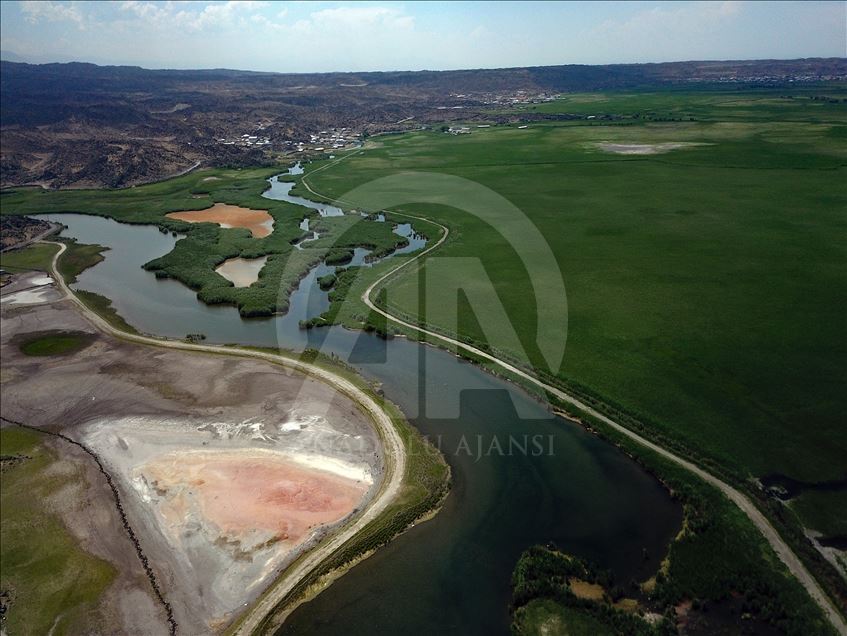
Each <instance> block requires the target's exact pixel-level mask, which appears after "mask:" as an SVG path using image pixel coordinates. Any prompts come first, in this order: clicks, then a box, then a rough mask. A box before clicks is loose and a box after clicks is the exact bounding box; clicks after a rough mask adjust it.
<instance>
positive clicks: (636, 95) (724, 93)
mask: <svg viewBox="0 0 847 636" xmlns="http://www.w3.org/2000/svg"><path fill="white" fill-rule="evenodd" d="M845 103H847V102H845V94H844V89H843V87H842V86H838V85H830V86H827V85H823V86H816V87H809V88H790V89H786V88H762V89H759V90H756V91H749V92H744V93H739V92H737V91H735V90H732V89H731V88H729V89H728V88H726V87H724V88H722V89H721V88H715V89H712V90H708V89H707V90H697V91H693V90H685V89H672V90H666V91H662V92H629V93H584V94H568V95H565V96H562V97H561V98H560V99H557V100H555V101H551V102H546V103H543V104H531V105H526V106H521V107H518V108H515V109H512V110H510V111H500V112H516V113H527V114H529V113H546V114H576V115H584V116H590V115H594V116H603V115H614V116H617V117H626V118H633V119H648V120H649V119H681V120H687V121H690V120H695V121H758V122H774V121H795V122H810V121H811V122H825V123H829V122H833V123H843V122H844V105H845ZM495 112H496V111H495Z"/></svg>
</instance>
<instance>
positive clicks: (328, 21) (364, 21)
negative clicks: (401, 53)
mask: <svg viewBox="0 0 847 636" xmlns="http://www.w3.org/2000/svg"><path fill="white" fill-rule="evenodd" d="M309 18H310V22H311V23H312V24H313V25H315V26H318V27H342V28H350V29H355V28H362V27H368V26H384V27H390V28H398V29H409V28H412V27H414V24H415V19H414V18H413V17H412V16H410V15H406V14H404V13H403V12H402V11H400V10H398V9H392V8H389V7H337V8H335V9H321V10H320V11H315V12H313V13H312V14H311V15H310V16H309Z"/></svg>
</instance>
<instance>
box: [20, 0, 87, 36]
mask: <svg viewBox="0 0 847 636" xmlns="http://www.w3.org/2000/svg"><path fill="white" fill-rule="evenodd" d="M20 5H21V12H22V13H23V15H24V19H25V20H26V21H27V22H29V23H32V24H35V23H37V22H41V21H42V20H47V21H48V22H62V21H69V22H75V23H76V24H77V26H79V28H80V29H84V28H85V21H84V18H83V16H82V12H81V11H80V10H79V8H78V7H77V5H76V4H75V3H71V4H64V3H58V2H50V1H48V0H44V1H41V2H40V1H32V0H30V1H25V2H21V3H20Z"/></svg>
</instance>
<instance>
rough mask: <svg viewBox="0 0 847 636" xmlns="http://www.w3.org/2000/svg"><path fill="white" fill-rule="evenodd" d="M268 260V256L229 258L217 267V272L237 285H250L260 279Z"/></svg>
mask: <svg viewBox="0 0 847 636" xmlns="http://www.w3.org/2000/svg"><path fill="white" fill-rule="evenodd" d="M267 262H268V257H267V256H261V257H259V258H241V257H237V258H228V259H227V260H225V261H224V262H223V263H221V264H220V265H218V266H217V267H216V268H215V272H217V273H218V274H220V275H221V276H223V277H224V278H226V279H227V280H228V281H230V282H231V283H232V284H233V285H235V286H236V287H250V285H252V284H253V283H255V282H256V281H257V280H259V272H261V271H262V268H263V267H264V266H265V263H267Z"/></svg>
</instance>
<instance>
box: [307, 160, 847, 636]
mask: <svg viewBox="0 0 847 636" xmlns="http://www.w3.org/2000/svg"><path fill="white" fill-rule="evenodd" d="M359 152H361V151H357V152H356V153H350V154H349V155H345V156H344V157H342V158H341V159H338V160H336V161H335V162H333V164H327V165H326V166H323V167H322V168H319V169H318V170H316V171H315V172H318V171H319V170H323V169H325V168H327V167H329V165H334V164H335V163H338V162H339V161H342V160H344V159H347V158H349V157H351V156H353V155H354V154H358V153H359ZM312 174H314V173H312ZM301 182H302V183H303V185H304V187H305V188H306V189H307V190H308V191H309V192H311V193H312V194H314V195H316V196H318V197H321V198H322V199H325V200H329V201H331V202H333V203H335V204H337V205H350V202H347V201H344V200H343V199H333V198H331V197H328V196H326V195H323V194H321V193H319V192H316V191H315V190H313V189H312V187H311V186H310V185H309V184H308V183H307V182H306V178H305V177H304V178H303V179H302V180H301ZM392 214H399V213H397V212H392ZM401 216H406V217H410V218H415V219H418V220H420V221H424V222H427V223H431V224H432V225H435V226H438V227H439V228H441V231H442V235H441V238H440V239H439V240H438V241H436V242H435V243H434V244H433V245H431V246H430V247H428V248H427V249H425V250H423V251H422V252H421V253H420V254H418V255H417V256H415V257H413V258H410V259H408V260H406V261H403V262H402V263H401V264H400V265H398V266H397V267H395V268H393V269H392V270H390V271H389V272H387V273H386V274H384V275H383V276H381V277H380V278H378V279H377V280H376V281H374V282H373V283H371V285H369V286H368V288H367V289H366V290H365V291H364V293H363V294H362V302H364V303H365V305H367V306H368V307H369V308H370V309H371V310H372V311H374V312H376V313H378V314H379V315H381V316H383V317H385V318H386V319H387V320H390V321H391V322H393V323H396V324H398V325H401V326H403V327H406V328H407V329H414V330H415V331H418V332H420V333H423V334H426V335H427V336H431V337H433V338H437V339H439V340H441V341H442V342H445V343H447V344H449V345H451V346H453V347H458V348H460V349H464V350H465V351H467V352H469V353H472V354H473V355H475V356H479V357H480V358H484V359H485V360H488V361H489V362H492V363H494V364H496V365H497V366H499V367H500V368H502V369H505V370H506V371H508V372H510V373H513V374H514V375H517V376H519V377H521V378H523V379H524V380H526V381H527V382H530V383H532V384H534V385H535V386H537V387H540V388H541V389H543V390H545V391H547V392H548V393H551V394H553V395H555V396H556V397H557V398H558V399H560V400H562V401H563V402H566V403H568V404H571V405H573V406H574V407H576V408H577V409H579V410H581V411H583V412H585V413H588V414H590V415H592V416H594V417H596V418H597V419H598V420H600V421H602V422H603V423H604V424H606V425H607V426H609V427H611V428H613V429H614V430H615V431H617V432H619V433H621V434H623V435H625V436H626V437H628V438H629V439H631V440H633V441H635V442H636V443H638V444H640V445H641V446H644V447H645V448H649V449H650V450H652V451H655V452H656V453H658V454H659V455H661V456H662V457H665V458H666V459H669V460H671V461H673V462H674V463H676V464H678V465H679V466H682V467H683V468H685V469H686V470H688V471H689V472H691V473H693V474H695V475H697V477H699V478H700V479H702V480H703V481H705V482H707V483H709V484H711V485H712V486H714V487H715V488H717V489H718V490H720V491H721V492H722V493H724V495H726V496H727V497H728V498H729V499H730V500H731V501H732V502H734V503H735V504H736V505H737V506H738V507H739V508H740V509H741V510H742V511H743V512H744V514H746V515H747V517H748V518H749V519H750V521H752V522H753V524H754V525H755V526H756V528H758V530H759V532H761V534H762V536H764V537H765V539H766V540H767V541H768V543H769V544H770V546H771V548H773V550H774V552H776V554H777V555H778V556H779V558H780V559H781V560H782V562H783V563H784V564H785V565H786V567H787V568H788V570H789V571H790V572H791V574H793V575H794V577H795V578H796V579H797V580H798V581H800V584H801V585H802V586H803V587H804V588H805V589H806V591H807V592H808V593H809V596H811V597H812V599H813V600H814V601H815V603H817V604H818V606H819V607H820V608H821V610H823V612H824V614H826V616H827V618H828V619H829V622H830V623H831V624H832V626H833V627H834V628H835V630H836V631H837V632H838V633H839V634H842V635H844V636H847V622H845V620H844V617H843V616H842V615H841V614H840V613H839V611H838V610H837V609H836V607H835V605H834V604H833V603H832V601H831V600H830V598H829V597H828V596H827V595H826V593H825V592H824V591H823V589H821V587H820V585H818V582H817V580H816V579H815V577H814V576H812V574H811V572H809V570H808V569H806V566H805V565H803V562H802V561H801V560H800V558H799V557H798V556H797V555H796V554H795V553H794V551H793V550H792V549H791V548H790V547H789V546H788V544H787V543H786V542H785V541H783V539H782V537H780V536H779V533H778V532H777V531H776V529H775V528H774V527H773V525H772V524H771V522H770V521H768V519H767V518H766V517H765V516H764V515H763V514H762V513H761V512H760V511H759V509H758V508H757V507H756V506H755V505H754V504H753V502H752V501H751V500H750V499H749V498H748V497H747V496H746V495H744V494H743V493H741V492H740V491H739V490H737V489H736V488H733V487H732V486H730V485H729V484H727V483H726V482H724V481H722V480H720V479H718V478H717V477H715V476H714V475H712V474H711V473H708V472H706V471H705V470H703V469H702V468H700V467H699V466H697V465H695V464H693V463H691V462H690V461H688V460H686V459H684V458H682V457H680V456H678V455H676V454H674V453H673V452H671V451H669V450H667V449H666V448H664V447H662V446H659V445H658V444H656V443H655V442H652V441H650V440H649V439H647V438H646V437H642V436H641V435H639V434H638V433H636V432H634V431H632V430H630V429H629V428H627V427H626V426H624V425H623V424H619V423H618V422H616V421H614V420H613V419H611V418H609V417H607V416H606V415H603V414H602V413H600V412H599V411H597V410H595V409H593V408H592V407H591V406H589V405H588V404H586V403H584V402H583V401H582V400H580V399H579V398H577V397H574V396H573V395H570V394H569V393H567V392H565V391H563V390H561V389H559V388H557V387H555V386H552V385H550V384H547V383H545V382H543V381H541V380H539V379H538V378H536V377H535V376H533V375H531V374H530V373H527V372H526V371H523V370H522V369H519V368H518V367H516V366H514V365H512V364H509V363H508V362H506V361H504V360H500V359H499V358H497V357H495V356H492V355H491V354H490V353H486V352H485V351H482V350H481V349H477V348H476V347H474V346H471V345H468V344H465V343H463V342H459V341H458V340H456V339H454V338H450V337H448V336H443V335H441V334H438V333H435V332H434V331H429V330H428V329H423V328H421V327H419V326H417V325H415V324H412V323H410V322H406V321H405V320H403V319H401V318H398V317H396V316H394V315H392V314H390V313H389V312H387V311H385V310H383V309H381V308H380V307H377V306H376V305H375V304H374V303H373V301H372V300H371V296H372V294H373V292H374V290H375V289H377V288H378V287H379V286H380V285H381V284H382V283H383V282H385V281H386V280H387V279H388V278H390V277H391V276H392V275H394V274H396V273H398V272H399V271H400V270H402V269H403V268H406V267H408V266H409V265H410V264H411V263H413V262H415V261H416V260H418V259H420V258H422V257H424V256H426V255H427V254H429V253H430V252H432V251H433V250H435V249H437V248H438V247H439V246H440V245H441V244H442V243H444V241H445V240H446V239H447V236H448V234H449V229H448V228H447V227H445V226H444V225H441V224H440V223H436V222H435V221H432V220H430V219H426V218H423V217H417V216H412V215H410V214H403V215H401Z"/></svg>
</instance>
